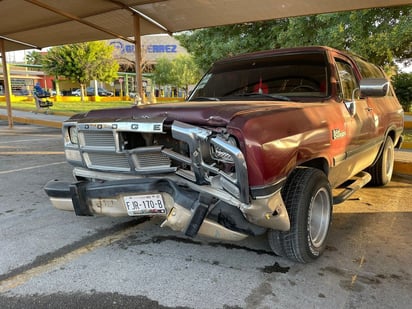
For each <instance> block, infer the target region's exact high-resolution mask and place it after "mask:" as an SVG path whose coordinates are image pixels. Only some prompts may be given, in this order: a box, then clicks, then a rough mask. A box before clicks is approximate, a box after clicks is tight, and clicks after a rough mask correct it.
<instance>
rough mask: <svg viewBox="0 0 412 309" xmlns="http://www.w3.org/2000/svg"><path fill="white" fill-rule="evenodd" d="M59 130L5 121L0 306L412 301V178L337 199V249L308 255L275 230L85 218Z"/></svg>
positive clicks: (0, 135)
mask: <svg viewBox="0 0 412 309" xmlns="http://www.w3.org/2000/svg"><path fill="white" fill-rule="evenodd" d="M50 179H60V180H64V179H66V180H70V179H71V167H70V166H69V165H68V164H67V163H66V162H65V159H64V153H63V147H62V140H61V134H60V130H59V129H54V128H44V127H40V126H34V125H15V127H14V128H13V129H9V128H8V126H7V122H6V121H1V120H0V235H1V237H0V248H1V251H0V308H205V309H206V308H207V309H209V308H225V309H230V308H410V306H411V303H412V294H411V291H412V263H411V257H412V238H411V236H410V227H411V223H412V205H411V204H412V203H411V202H410V199H411V197H410V194H411V192H412V191H411V189H412V178H410V177H402V176H399V175H396V176H395V177H394V179H393V181H392V182H391V183H390V184H389V185H388V186H387V187H384V188H364V189H362V190H361V191H360V192H358V193H356V194H355V195H354V196H353V197H352V199H351V200H350V201H347V202H345V203H343V204H341V205H337V206H335V208H334V218H333V223H332V228H331V234H330V237H329V240H328V246H327V250H326V253H325V254H324V256H323V257H321V258H320V259H319V260H318V261H316V262H314V263H312V264H306V265H303V264H298V263H294V262H291V261H289V260H287V259H283V258H279V257H277V256H275V255H274V254H273V253H271V251H270V249H269V246H268V244H267V243H266V239H265V237H258V238H248V239H246V240H245V241H242V242H238V243H231V242H217V241H214V240H208V239H203V238H195V239H190V238H187V237H185V236H184V235H183V234H180V233H175V232H173V231H171V230H169V229H162V228H160V224H161V221H160V220H158V219H151V220H146V219H144V218H141V219H134V218H104V217H76V216H75V215H74V213H71V212H64V211H60V210H56V209H54V208H53V207H52V206H51V204H50V202H49V201H48V198H47V196H46V194H45V193H44V191H43V186H44V184H45V183H46V182H47V181H49V180H50Z"/></svg>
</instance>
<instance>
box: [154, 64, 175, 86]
mask: <svg viewBox="0 0 412 309" xmlns="http://www.w3.org/2000/svg"><path fill="white" fill-rule="evenodd" d="M172 69H173V65H172V62H171V61H170V60H169V59H168V58H166V57H161V58H159V59H157V62H156V67H155V68H154V70H153V79H154V81H155V83H156V84H158V85H159V86H164V85H170V84H173V83H174V81H175V80H174V78H173V76H172V74H171V72H172Z"/></svg>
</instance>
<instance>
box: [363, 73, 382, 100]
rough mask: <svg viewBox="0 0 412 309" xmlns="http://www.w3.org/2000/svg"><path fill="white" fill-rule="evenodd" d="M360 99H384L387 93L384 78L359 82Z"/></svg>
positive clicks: (366, 79)
mask: <svg viewBox="0 0 412 309" xmlns="http://www.w3.org/2000/svg"><path fill="white" fill-rule="evenodd" d="M359 86H360V93H361V97H384V96H386V95H387V94H388V91H389V81H388V80H387V79H386V78H365V79H362V80H361V81H360V85H359Z"/></svg>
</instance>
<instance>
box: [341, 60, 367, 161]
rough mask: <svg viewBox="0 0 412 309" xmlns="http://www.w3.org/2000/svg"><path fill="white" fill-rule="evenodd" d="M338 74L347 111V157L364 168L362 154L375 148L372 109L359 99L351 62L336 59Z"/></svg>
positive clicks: (357, 82)
mask: <svg viewBox="0 0 412 309" xmlns="http://www.w3.org/2000/svg"><path fill="white" fill-rule="evenodd" d="M335 63H336V69H337V72H338V77H337V78H338V79H339V80H338V83H337V85H338V88H340V89H338V93H339V96H340V97H341V99H342V101H343V103H342V104H345V107H346V109H347V117H346V131H347V134H348V138H349V139H348V147H347V152H346V157H347V158H348V159H351V158H352V159H355V158H356V162H357V163H359V166H362V161H363V160H362V159H366V158H363V155H362V153H365V152H366V151H367V149H368V148H369V147H372V146H373V142H371V138H372V137H373V132H374V128H373V127H374V124H373V115H372V113H371V108H370V107H369V106H368V101H367V100H365V99H362V98H360V97H359V94H360V92H359V80H358V78H357V77H356V75H355V70H354V69H353V67H352V65H351V63H350V62H348V61H346V60H345V59H343V58H340V57H335Z"/></svg>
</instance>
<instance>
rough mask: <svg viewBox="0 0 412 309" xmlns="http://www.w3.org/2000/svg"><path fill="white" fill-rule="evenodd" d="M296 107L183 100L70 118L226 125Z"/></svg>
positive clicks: (94, 112) (286, 103) (280, 104)
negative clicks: (237, 119)
mask: <svg viewBox="0 0 412 309" xmlns="http://www.w3.org/2000/svg"><path fill="white" fill-rule="evenodd" d="M296 108H300V104H299V103H291V102H278V101H275V102H272V101H253V102H250V101H247V102H239V101H233V102H232V101H225V102H222V101H219V102H183V103H172V104H150V105H141V106H133V107H130V108H114V109H101V110H92V111H89V112H87V113H84V114H78V115H75V116H73V117H72V118H70V120H77V121H82V119H85V118H86V119H87V122H90V121H122V120H131V119H139V118H155V117H164V118H166V120H165V123H172V122H173V121H174V120H179V121H182V122H186V123H191V124H194V125H204V126H226V125H227V124H228V123H230V121H231V120H232V119H234V118H235V117H238V116H242V117H246V118H249V117H252V116H255V115H256V114H261V113H268V112H274V111H276V110H279V109H281V110H282V112H286V111H290V110H291V109H296ZM113 115H115V117H113Z"/></svg>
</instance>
